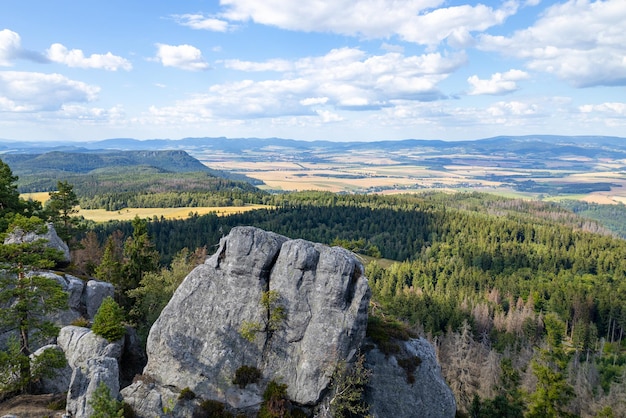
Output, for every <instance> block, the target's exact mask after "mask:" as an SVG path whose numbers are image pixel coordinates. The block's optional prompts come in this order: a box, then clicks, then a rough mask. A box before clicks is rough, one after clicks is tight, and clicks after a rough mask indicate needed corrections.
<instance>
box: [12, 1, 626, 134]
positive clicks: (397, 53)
mask: <svg viewBox="0 0 626 418" xmlns="http://www.w3.org/2000/svg"><path fill="white" fill-rule="evenodd" d="M625 27H626V0H605V1H599V0H598V1H591V0H569V1H546V0H504V1H502V0H484V1H482V2H480V1H469V0H448V1H445V0H307V1H302V0H263V1H260V0H219V1H218V0H212V1H202V0H177V1H172V0H150V1H140V0H106V1H101V0H90V1H85V0H80V1H78V0H56V1H50V0H36V1H32V0H0V138H2V139H9V140H16V141H46V140H69V141H94V140H100V139H105V138H136V139H153V138H163V139H165V138H168V139H180V138H186V137H220V136H224V137H230V138H241V137H259V138H267V137H280V138H291V139H299V140H317V139H323V140H332V141H372V140H394V139H408V138H415V139H442V140H469V139H479V138H486V137H492V136H497V135H532V134H555V135H609V136H622V137H624V136H626V30H624V28H625Z"/></svg>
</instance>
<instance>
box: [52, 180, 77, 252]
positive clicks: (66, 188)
mask: <svg viewBox="0 0 626 418" xmlns="http://www.w3.org/2000/svg"><path fill="white" fill-rule="evenodd" d="M49 195H50V200H48V202H47V203H46V210H47V212H48V214H49V216H50V220H51V221H52V222H54V227H55V228H56V231H57V233H58V235H59V237H61V239H63V241H65V242H68V243H69V242H70V239H71V238H72V235H73V230H74V228H75V227H76V225H77V218H76V217H72V215H73V214H75V213H78V210H77V209H76V206H78V197H77V196H76V193H74V186H72V185H71V184H69V183H68V182H67V181H59V182H57V191H56V192H50V193H49Z"/></svg>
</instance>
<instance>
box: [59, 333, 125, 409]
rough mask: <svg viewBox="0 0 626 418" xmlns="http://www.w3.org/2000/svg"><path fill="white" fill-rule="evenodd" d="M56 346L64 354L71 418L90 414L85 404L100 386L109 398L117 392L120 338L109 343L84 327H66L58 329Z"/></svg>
mask: <svg viewBox="0 0 626 418" xmlns="http://www.w3.org/2000/svg"><path fill="white" fill-rule="evenodd" d="M58 345H59V347H61V349H62V350H63V351H64V352H65V358H66V359H67V364H68V366H69V367H70V369H71V370H72V375H71V379H70V383H69V390H67V388H66V390H67V406H66V410H67V412H68V413H70V414H71V416H72V417H75V418H87V417H90V416H92V415H93V408H91V405H90V404H89V401H90V400H91V399H92V397H93V392H94V391H95V390H96V388H97V387H98V385H99V384H100V383H104V384H105V385H107V386H108V388H109V391H110V393H111V396H112V397H117V396H118V394H119V390H120V377H119V376H120V373H119V366H118V362H119V360H120V358H121V357H122V352H123V345H124V339H121V340H120V341H116V342H113V343H110V342H109V341H107V340H106V339H104V338H102V337H99V336H97V335H95V334H94V333H93V332H92V331H91V330H89V329H88V328H82V327H75V326H69V327H64V328H62V329H61V332H60V333H59V337H58Z"/></svg>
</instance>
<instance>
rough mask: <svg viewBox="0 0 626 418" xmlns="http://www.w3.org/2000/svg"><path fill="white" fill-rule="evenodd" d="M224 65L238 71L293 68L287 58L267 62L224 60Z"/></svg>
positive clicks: (286, 69) (287, 69)
mask: <svg viewBox="0 0 626 418" xmlns="http://www.w3.org/2000/svg"><path fill="white" fill-rule="evenodd" d="M222 63H223V64H224V67H226V68H229V69H231V70H238V71H278V72H285V71H290V70H291V69H292V68H293V65H292V64H291V62H289V61H287V60H281V59H274V60H268V61H265V62H253V61H241V60H224V61H222Z"/></svg>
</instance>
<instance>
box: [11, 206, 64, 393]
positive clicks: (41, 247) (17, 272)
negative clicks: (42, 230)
mask: <svg viewBox="0 0 626 418" xmlns="http://www.w3.org/2000/svg"><path fill="white" fill-rule="evenodd" d="M16 219H20V216H19V215H18V216H17V218H16ZM29 222H32V220H31V219H29ZM24 224H25V223H24V222H22V223H21V224H20V228H22V229H23V228H24ZM35 224H37V223H35ZM38 224H39V226H42V225H43V221H41V220H39V223H38ZM61 258H62V254H60V252H59V251H56V250H53V249H50V248H48V247H46V246H45V243H44V242H42V240H39V241H36V242H34V243H24V244H6V245H0V306H1V307H2V308H0V327H1V328H2V330H3V331H5V332H13V333H14V335H15V336H16V341H17V345H15V346H13V347H12V346H11V344H9V347H8V350H7V351H5V354H4V360H5V361H0V364H1V365H2V367H3V370H1V371H0V374H4V375H5V376H7V375H10V376H12V378H8V379H7V380H8V381H7V382H4V383H5V386H4V387H0V391H2V390H20V391H21V390H29V389H30V386H31V383H32V381H33V380H35V379H36V378H37V376H36V375H35V374H34V373H33V369H32V364H31V361H30V359H29V356H30V355H31V354H32V347H33V345H35V344H38V345H40V344H42V343H44V342H45V341H47V340H49V339H50V338H53V337H56V336H57V334H58V331H59V329H58V328H57V327H56V326H55V325H54V323H53V322H52V321H51V320H50V319H49V315H50V314H52V313H54V312H56V311H58V310H60V309H63V308H67V299H68V295H67V293H65V292H64V291H63V288H62V287H61V285H60V284H59V283H58V282H56V281H55V280H53V279H50V278H47V277H43V276H39V275H37V274H35V273H32V271H33V270H34V269H38V268H50V267H53V266H54V265H55V262H56V261H58V260H60V259H61ZM6 353H10V355H9V358H7V357H6ZM59 362H60V361H59V359H58V358H57V357H55V356H54V354H53V353H50V354H49V355H46V356H44V357H42V358H41V359H40V363H39V364H38V365H37V367H36V369H38V370H40V371H41V370H44V373H47V371H48V369H49V368H50V367H53V366H55V365H58V364H59ZM48 366H49V367H48ZM7 369H8V370H7ZM11 370H12V371H11Z"/></svg>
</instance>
